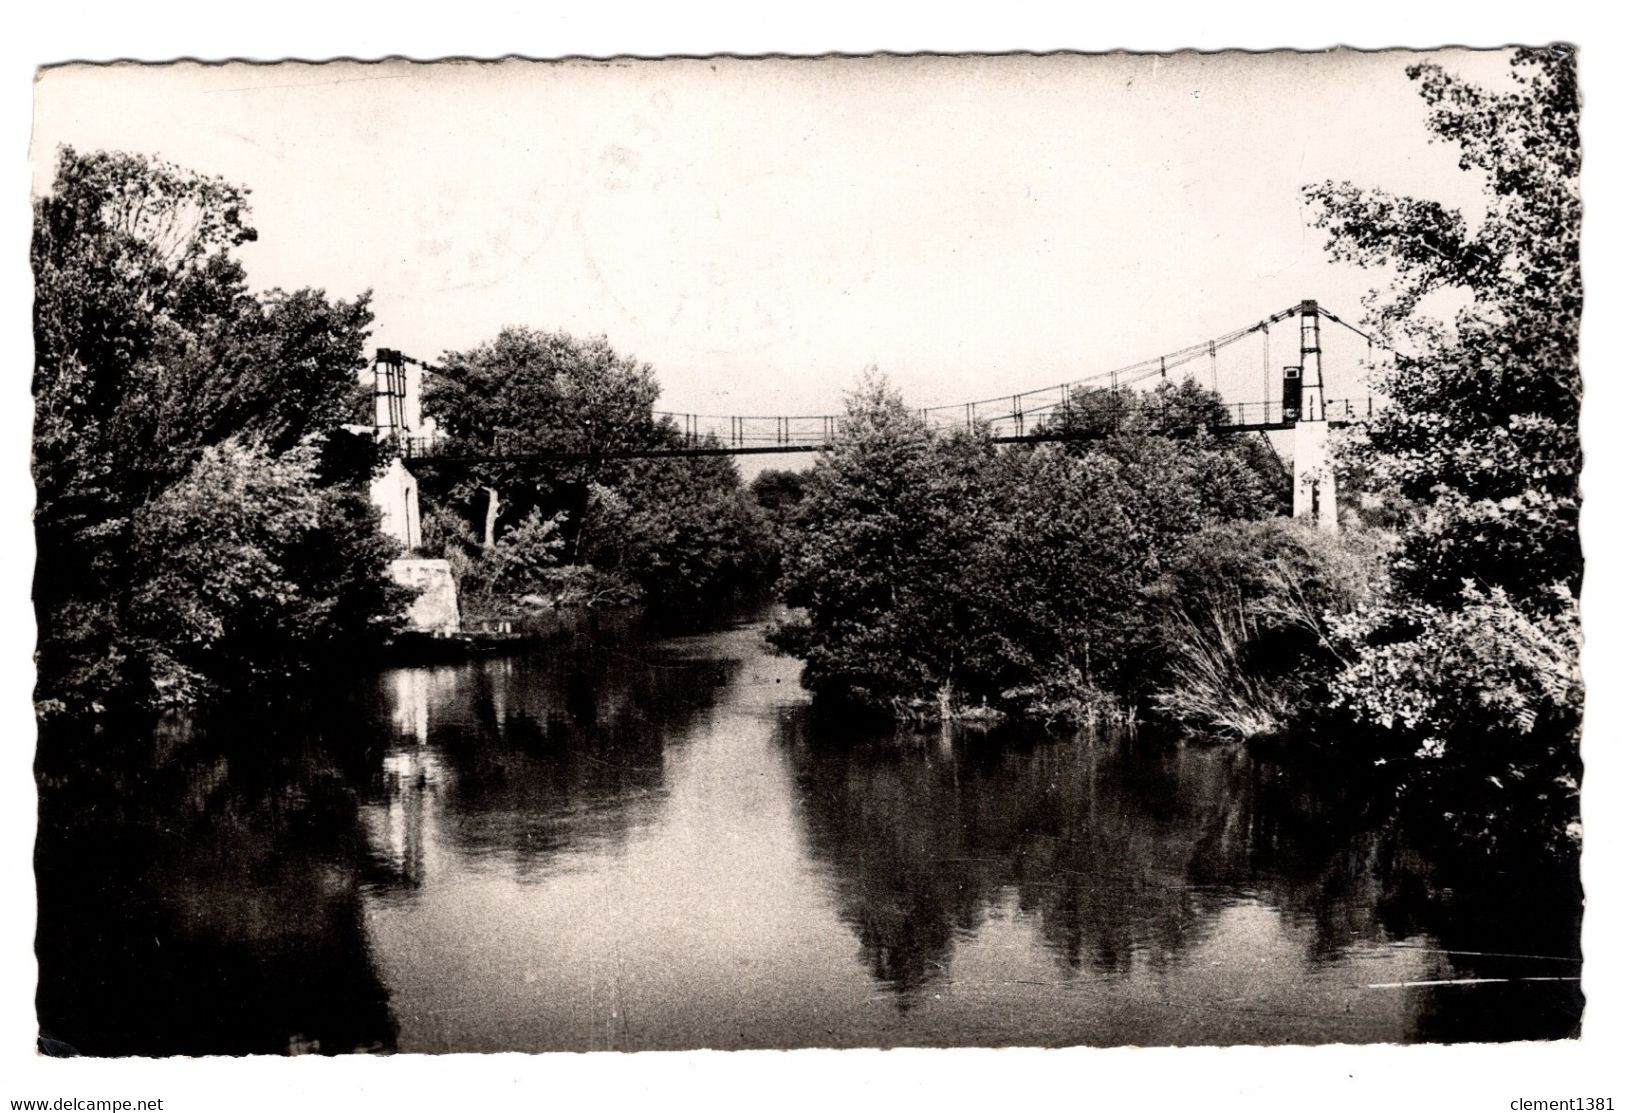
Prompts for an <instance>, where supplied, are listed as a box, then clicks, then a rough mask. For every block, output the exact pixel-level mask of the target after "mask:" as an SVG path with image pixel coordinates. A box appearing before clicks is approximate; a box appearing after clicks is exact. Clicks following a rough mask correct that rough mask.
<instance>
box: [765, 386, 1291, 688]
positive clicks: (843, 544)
mask: <svg viewBox="0 0 1625 1113" xmlns="http://www.w3.org/2000/svg"><path fill="white" fill-rule="evenodd" d="M1199 389H1200V388H1196V390H1198V391H1199ZM1189 401H1192V402H1193V403H1199V402H1200V399H1199V398H1197V397H1195V396H1193V397H1192V398H1191V399H1189ZM1114 402H1119V403H1120V404H1121V405H1122V406H1123V407H1124V413H1125V414H1126V415H1129V416H1130V417H1131V418H1132V420H1126V421H1125V422H1124V423H1122V424H1121V425H1120V426H1116V427H1114V430H1112V431H1108V430H1096V431H1089V432H1088V433H1085V432H1084V431H1083V430H1079V431H1078V436H1079V438H1080V439H1078V440H1075V441H1069V442H1066V443H1064V444H1063V445H1044V446H1041V447H1039V448H1036V449H1028V448H1016V449H1010V450H1006V451H999V450H998V449H996V448H995V446H994V445H993V443H992V441H991V439H990V438H989V437H988V436H987V434H986V433H985V431H956V432H954V433H952V434H948V435H943V434H940V433H937V432H934V431H932V430H930V429H928V428H927V427H926V426H925V425H924V424H923V422H921V421H920V419H919V418H918V417H916V416H914V415H912V414H911V413H909V412H908V411H907V410H906V409H905V408H904V407H903V405H902V402H901V400H900V399H899V398H898V397H897V396H896V394H895V393H894V392H892V391H891V390H890V388H889V387H888V386H887V385H886V384H885V382H884V380H882V379H880V378H878V377H876V376H867V377H866V378H865V379H864V380H863V381H862V382H860V384H859V387H858V389H857V390H856V391H855V392H854V394H853V395H852V396H851V397H850V398H849V400H848V408H847V415H846V418H845V420H844V421H843V422H842V425H841V431H840V435H839V438H838V439H837V441H836V444H835V446H834V447H833V448H832V449H831V450H830V451H829V452H828V453H827V454H825V455H824V456H822V457H821V458H820V459H819V461H818V462H817V464H816V465H815V466H814V468H813V470H812V472H811V474H810V476H809V478H808V480H807V487H806V493H805V495H804V496H803V497H802V499H801V500H800V502H799V504H798V506H797V510H796V514H795V517H794V525H793V528H792V530H791V534H790V538H789V541H788V543H787V545H786V551H785V555H784V562H783V573H782V576H781V580H780V587H781V591H782V593H783V597H784V600H785V602H786V603H788V604H789V605H790V606H792V607H795V608H798V609H799V611H800V614H799V615H797V616H796V617H795V618H794V619H792V620H791V621H789V622H787V623H785V624H784V625H783V626H782V627H780V628H779V630H778V631H777V633H776V634H775V644H777V645H778V646H779V647H780V648H781V649H784V650H785V651H787V652H791V653H795V654H797V655H799V656H801V657H802V658H803V659H804V660H805V661H806V668H805V670H804V674H803V679H804V682H805V683H806V684H807V685H808V686H809V687H810V688H811V689H812V690H813V691H814V693H815V694H816V695H819V696H821V697H823V698H825V699H830V698H834V699H839V700H843V701H848V702H855V703H858V704H860V705H863V706H867V707H870V708H874V709H878V710H884V711H889V712H891V713H894V714H901V715H905V716H913V715H919V716H942V717H957V716H964V715H967V714H968V715H980V714H984V713H987V712H992V713H1014V714H1020V715H1026V716H1033V717H1039V718H1052V719H1053V718H1068V719H1086V718H1090V717H1093V716H1097V715H1100V714H1120V713H1122V712H1123V711H1124V710H1125V708H1126V706H1127V705H1129V704H1132V703H1134V702H1136V701H1137V700H1138V699H1139V698H1140V697H1141V696H1143V695H1144V693H1145V691H1146V690H1147V688H1148V685H1149V681H1150V675H1149V673H1150V667H1151V664H1152V663H1153V661H1154V656H1155V653H1154V651H1155V645H1156V637H1155V630H1154V629H1153V626H1152V624H1151V622H1150V619H1149V617H1148V612H1147V609H1146V607H1145V606H1144V603H1145V592H1146V590H1147V589H1148V587H1149V586H1150V585H1151V584H1152V583H1153V582H1154V581H1155V580H1156V578H1157V576H1158V575H1159V574H1160V572H1161V570H1162V568H1163V567H1164V566H1165V564H1166V563H1167V562H1168V561H1169V560H1171V559H1173V558H1174V557H1175V556H1176V555H1177V554H1178V553H1179V552H1180V550H1181V548H1182V547H1183V546H1184V545H1185V544H1186V543H1187V542H1188V540H1189V538H1190V537H1191V536H1192V535H1194V534H1195V533H1196V532H1197V530H1199V529H1200V528H1201V527H1202V526H1203V525H1204V524H1206V523H1208V522H1211V521H1218V520H1226V519H1228V518H1235V517H1257V516H1262V515H1266V514H1268V513H1271V512H1273V511H1274V509H1275V508H1276V507H1277V506H1278V505H1279V502H1280V491H1279V490H1276V489H1274V488H1281V489H1284V487H1285V483H1284V481H1278V482H1275V483H1274V485H1273V488H1272V484H1271V482H1270V479H1269V475H1268V473H1271V472H1276V473H1278V472H1279V463H1278V462H1276V461H1273V459H1271V460H1270V461H1269V464H1268V466H1267V467H1265V468H1264V469H1263V470H1264V473H1266V474H1260V473H1259V472H1257V471H1254V470H1250V465H1249V463H1248V461H1249V460H1250V459H1251V457H1250V456H1249V455H1248V450H1247V449H1244V448H1238V447H1237V446H1234V445H1230V444H1228V443H1227V442H1216V441H1214V440H1212V439H1211V438H1204V437H1201V436H1185V435H1181V436H1177V437H1174V436H1166V435H1164V434H1163V432H1162V430H1161V429H1160V428H1159V427H1156V426H1153V425H1150V424H1148V423H1145V422H1142V421H1139V420H1138V418H1137V417H1135V416H1134V415H1137V414H1138V413H1140V410H1139V407H1142V406H1144V405H1146V403H1145V402H1143V401H1141V400H1136V399H1135V398H1134V397H1133V396H1128V395H1125V396H1123V397H1122V398H1120V399H1114ZM1274 478H1275V479H1276V480H1279V479H1280V477H1279V476H1278V475H1276V476H1275V477H1274Z"/></svg>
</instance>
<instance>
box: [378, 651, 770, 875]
mask: <svg viewBox="0 0 1625 1113" xmlns="http://www.w3.org/2000/svg"><path fill="white" fill-rule="evenodd" d="M737 668H738V662H737V661H729V660H717V659H715V658H694V659H685V658H684V657H682V656H680V655H674V654H672V653H669V652H661V653H656V652H654V651H653V650H651V649H650V648H649V647H648V646H647V645H646V644H644V643H640V642H638V641H636V640H635V639H634V638H632V637H629V636H628V635H627V633H626V632H625V631H619V630H613V629H611V630H599V629H595V628H592V627H589V628H587V630H586V631H585V632H584V636H582V637H581V638H579V639H578V640H576V641H574V642H572V643H571V645H570V651H569V652H568V653H540V654H529V655H525V656H523V657H518V658H515V657H497V658H490V659H487V660H479V661H473V662H465V663H461V664H457V665H451V666H444V667H439V668H431V669H400V670H395V671H394V672H393V673H391V674H387V675H386V676H384V677H383V678H381V680H380V682H379V686H378V688H377V690H376V692H375V696H374V698H375V701H376V710H375V712H374V717H375V718H376V719H378V720H380V721H387V722H391V723H392V724H393V726H394V730H395V737H394V738H393V740H392V741H391V742H390V744H389V745H388V747H387V749H386V752H385V754H384V756H383V760H382V762H381V765H380V773H379V779H378V782H377V784H376V785H375V786H374V789H373V791H372V792H370V793H369V795H368V798H367V800H366V802H365V804H364V806H363V807H362V823H363V825H364V827H365V828H366V830H367V832H368V835H369V840H370V842H371V845H372V847H373V859H374V867H375V869H376V871H377V872H376V874H375V879H376V880H378V881H379V882H380V883H381V884H383V885H385V886H386V887H387V886H388V885H393V886H396V887H399V888H402V889H412V888H415V887H417V886H418V885H420V884H422V882H423V879H424V871H425V869H426V863H425V862H424V859H423V851H424V847H425V846H428V845H439V844H442V843H444V844H445V845H449V846H451V847H454V848H455V849H456V851H457V852H458V853H459V854H460V855H461V856H462V857H463V860H464V861H465V862H470V861H471V862H474V863H476V864H482V865H487V866H491V867H492V868H501V869H505V870H509V871H511V872H513V873H514V874H515V875H517V876H519V877H521V878H524V877H527V876H530V875H532V874H536V875H541V874H545V872H546V869H547V868H548V866H549V864H550V863H551V861H552V860H553V859H554V858H555V857H556V856H557V855H558V854H560V853H563V852H565V851H578V850H582V849H586V848H589V847H593V846H605V845H614V844H616V843H620V842H623V841H624V840H625V839H626V837H627V836H628V834H629V833H630V832H631V831H633V830H636V829H637V828H638V827H640V826H641V825H643V824H645V823H647V822H648V821H649V820H650V819H651V817H652V816H654V815H655V814H656V812H657V811H658V805H659V803H660V800H661V798H662V796H663V794H664V792H665V761H666V746H667V741H668V739H669V738H670V737H671V736H673V735H680V734H682V733H683V732H685V731H686V730H687V728H688V726H689V724H690V723H691V722H692V721H693V720H694V719H695V718H697V717H698V716H700V715H702V714H704V713H705V712H706V711H707V710H708V709H710V708H711V706H712V705H713V704H714V702H715V700H716V696H717V693H718V691H719V690H720V689H721V688H722V687H723V686H724V685H726V684H727V683H728V680H729V678H730V677H731V676H732V675H733V673H734V672H735V671H736V670H737ZM431 829H432V832H433V837H431V835H430V831H431Z"/></svg>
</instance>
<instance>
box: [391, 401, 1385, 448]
mask: <svg viewBox="0 0 1625 1113" xmlns="http://www.w3.org/2000/svg"><path fill="white" fill-rule="evenodd" d="M1377 408H1378V405H1377V402H1376V400H1375V399H1374V398H1373V397H1370V396H1366V397H1359V398H1334V399H1327V400H1326V403H1325V408H1324V410H1323V411H1322V410H1319V408H1318V407H1317V406H1315V405H1314V404H1313V403H1312V402H1311V404H1310V405H1309V406H1308V407H1302V408H1300V407H1290V406H1286V405H1285V404H1283V403H1282V402H1280V401H1264V402H1230V403H1223V404H1216V405H1215V406H1214V407H1213V408H1209V409H1206V410H1205V411H1203V410H1199V409H1198V410H1193V409H1192V408H1191V407H1190V406H1189V405H1188V404H1185V405H1182V404H1180V403H1179V402H1177V401H1176V402H1168V401H1162V402H1155V401H1150V400H1149V396H1147V395H1145V394H1139V393H1136V392H1132V391H1123V392H1111V391H1100V392H1089V393H1088V394H1084V395H1078V396H1074V397H1071V398H1062V399H1061V400H1058V401H1057V402H1055V403H1054V404H1053V405H1047V406H1043V407H1041V408H1039V409H1037V410H1026V411H1015V412H1004V413H1001V412H997V411H993V412H990V411H989V408H987V407H967V408H966V412H963V413H961V414H958V415H956V417H955V418H948V417H946V416H945V414H944V413H943V411H941V410H919V411H915V413H916V415H917V416H918V417H919V418H920V420H921V421H922V422H923V423H924V424H925V425H926V427H927V428H929V429H932V430H935V431H938V432H947V431H951V430H955V429H966V428H970V429H982V430H986V431H987V432H988V433H990V434H991V435H992V436H994V437H995V438H997V439H998V440H1000V441H1003V442H1007V443H1008V442H1013V441H1025V440H1035V441H1036V440H1058V439H1066V438H1068V437H1079V438H1089V437H1093V436H1101V435H1109V434H1111V433H1113V432H1115V431H1118V430H1120V429H1124V428H1138V429H1141V430H1144V431H1147V432H1163V433H1168V434H1174V435H1189V434H1192V433H1196V432H1199V431H1201V430H1209V431H1212V432H1215V433H1238V432H1247V431H1269V430H1279V429H1290V428H1291V427H1292V426H1293V425H1295V424H1296V423H1297V422H1298V421H1300V420H1328V421H1330V422H1332V423H1333V424H1351V423H1356V422H1361V421H1365V420H1366V419H1368V418H1369V417H1371V416H1372V415H1373V414H1374V413H1375V412H1376V410H1377ZM656 416H657V417H658V418H660V419H661V420H662V421H664V422H665V423H667V424H668V426H669V427H670V428H671V429H672V430H674V431H675V432H677V434H678V436H679V442H678V446H677V447H671V448H662V447H661V442H659V441H655V442H652V443H651V446H650V447H649V448H648V449H644V450H633V449H630V448H628V449H625V450H623V451H614V450H610V451H607V452H605V455H606V456H625V455H649V454H665V453H667V452H671V453H673V454H682V453H684V452H695V453H700V452H703V453H705V454H717V453H729V452H739V453H751V452H777V451H782V452H795V451H812V450H816V449H820V448H825V447H828V446H830V445H832V444H834V443H835V442H836V440H837V439H838V438H839V436H840V434H841V431H842V428H843V426H844V424H845V420H846V419H845V418H844V417H843V416H842V415H838V414H817V415H810V416H790V417H773V416H743V417H741V416H732V417H730V416H721V417H709V416H706V415H702V414H675V413H664V414H657V415H656ZM397 440H398V444H399V446H400V451H401V454H402V455H403V456H405V457H407V458H408V459H434V458H438V457H462V456H465V455H467V454H468V446H467V445H466V444H462V443H459V442H457V441H455V440H452V439H450V438H446V437H404V436H403V437H399V438H397ZM667 443H669V442H667ZM479 455H480V457H481V458H485V459H498V460H499V459H502V458H504V457H505V456H509V455H511V456H513V457H514V458H516V459H517V458H521V457H526V456H529V455H533V454H532V453H528V452H524V451H515V452H512V453H508V452H505V451H504V450H503V447H502V445H501V444H500V443H499V444H497V445H495V446H493V447H491V448H490V449H487V450H485V451H483V452H481V453H479Z"/></svg>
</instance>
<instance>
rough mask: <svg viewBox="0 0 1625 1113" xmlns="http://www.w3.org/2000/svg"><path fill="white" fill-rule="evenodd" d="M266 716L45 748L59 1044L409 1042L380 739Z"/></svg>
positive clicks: (355, 1045) (48, 941) (107, 1048)
mask: <svg viewBox="0 0 1625 1113" xmlns="http://www.w3.org/2000/svg"><path fill="white" fill-rule="evenodd" d="M262 718H263V716H262ZM254 722H255V719H254V718H252V717H248V716H243V717H241V718H238V719H236V720H235V721H234V727H233V729H232V730H231V731H230V732H221V733H220V734H217V735H215V736H214V737H210V736H208V735H207V734H205V733H204V732H202V731H199V730H194V729H192V728H191V727H189V726H188V725H187V724H185V723H179V724H173V723H172V724H169V726H168V727H167V728H161V729H160V730H159V731H157V732H155V733H146V732H145V731H137V732H135V733H132V734H131V735H130V736H128V737H126V738H123V739H115V738H113V737H110V734H111V732H103V733H101V734H99V735H97V736H94V737H88V738H81V739H77V740H68V739H62V738H54V739H52V740H51V744H49V745H42V746H41V754H42V755H49V757H48V759H43V758H42V762H41V764H40V766H39V768H38V770H37V773H38V778H39V784H40V790H41V792H40V835H39V840H38V843H37V846H36V854H35V865H36V873H37V878H38V886H39V926H38V934H37V940H36V950H37V953H38V957H39V964H40V981H39V989H38V995H37V1004H38V1009H39V1019H40V1032H41V1036H42V1046H43V1047H45V1048H46V1049H48V1050H49V1051H51V1052H53V1053H59V1054H70V1053H78V1054H91V1055H131V1054H134V1055H174V1054H186V1055H202V1054H246V1053H293V1052H311V1051H314V1052H322V1053H333V1052H347V1051H356V1050H368V1051H384V1050H390V1049H392V1048H393V1046H394V1042H395V1032H396V1029H395V1022H394V1019H393V1017H392V1016H391V1013H390V1007H389V998H388V993H387V991H386V990H385V989H384V987H383V985H382V984H381V982H380V981H379V979H378V976H377V973H376V971H375V969H374V966H373V962H372V958H371V955H370V954H369V953H368V949H367V940H366V932H365V928H364V925H363V922H362V911H361V891H362V885H363V877H362V874H363V870H362V864H363V863H364V862H365V859H366V855H365V842H364V839H363V835H362V832H361V831H360V829H359V828H358V827H357V825H356V822H355V804H354V799H353V796H352V790H351V788H350V786H351V785H353V784H354V783H355V781H356V779H357V778H358V777H359V776H362V775H364V774H363V770H364V769H365V767H366V765H367V764H368V755H367V753H366V752H365V750H357V751H354V752H352V753H350V754H349V755H347V756H341V755H337V754H334V753H332V752H329V751H327V750H325V749H324V748H323V747H322V746H321V745H320V744H319V743H318V742H317V740H315V739H313V738H308V737H302V736H300V735H299V734H298V733H297V732H291V731H290V732H263V731H255V730H254V728H253V726H252V724H253V723H254ZM363 736H364V735H363ZM227 751H229V756H228V753H227Z"/></svg>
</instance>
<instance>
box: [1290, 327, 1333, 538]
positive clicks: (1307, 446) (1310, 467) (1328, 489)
mask: <svg viewBox="0 0 1625 1113" xmlns="http://www.w3.org/2000/svg"><path fill="white" fill-rule="evenodd" d="M1298 356H1299V359H1298V366H1299V367H1300V368H1301V369H1302V376H1303V378H1302V384H1303V387H1302V389H1303V398H1302V409H1301V412H1300V413H1299V415H1298V420H1297V422H1296V424H1295V425H1294V426H1293V431H1292V516H1293V517H1294V518H1307V519H1309V520H1310V521H1312V522H1314V524H1315V525H1316V526H1317V527H1319V528H1320V529H1324V530H1333V531H1335V530H1336V529H1337V478H1336V477H1335V476H1334V475H1333V474H1332V460H1331V451H1330V446H1329V444H1328V433H1329V432H1330V426H1329V425H1328V423H1327V420H1326V380H1325V378H1324V376H1323V375H1322V373H1321V365H1320V357H1321V353H1320V305H1319V303H1317V302H1314V301H1306V302H1304V303H1303V304H1302V305H1300V306H1298Z"/></svg>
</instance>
